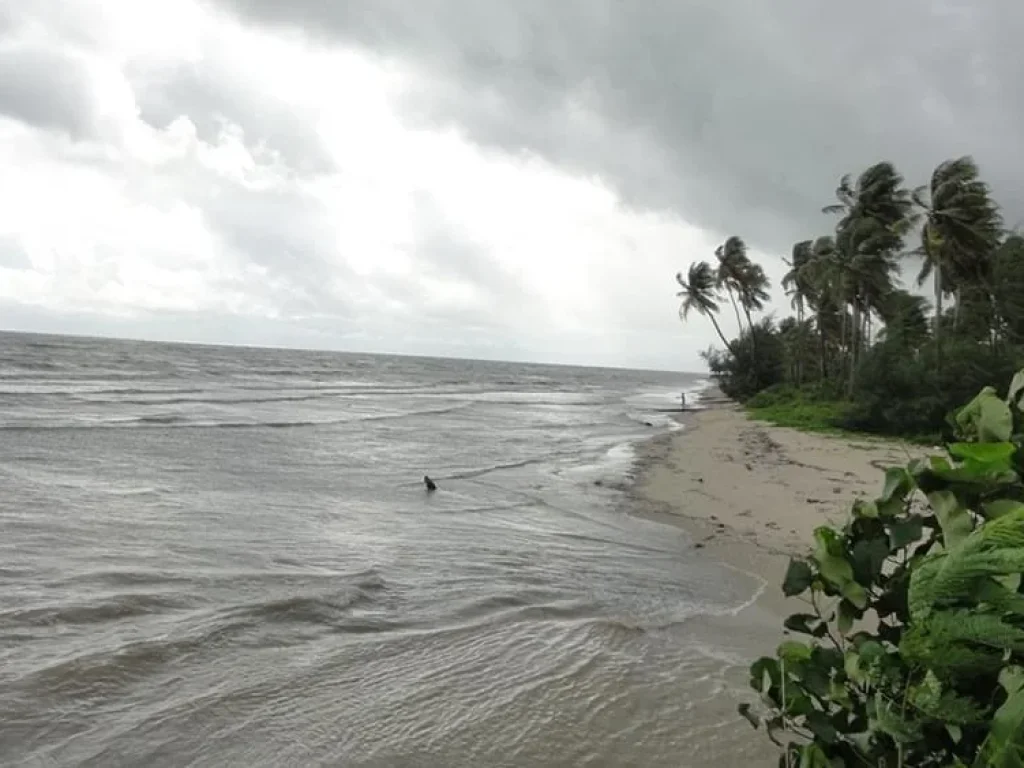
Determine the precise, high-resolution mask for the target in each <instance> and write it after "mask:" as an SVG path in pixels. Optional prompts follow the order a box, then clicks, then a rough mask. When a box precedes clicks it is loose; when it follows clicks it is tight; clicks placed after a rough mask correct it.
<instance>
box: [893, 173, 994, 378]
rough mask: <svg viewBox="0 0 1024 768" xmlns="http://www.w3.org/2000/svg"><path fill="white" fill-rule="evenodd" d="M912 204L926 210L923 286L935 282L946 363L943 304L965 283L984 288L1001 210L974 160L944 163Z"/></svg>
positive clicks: (921, 251) (938, 328)
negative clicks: (927, 282)
mask: <svg viewBox="0 0 1024 768" xmlns="http://www.w3.org/2000/svg"><path fill="white" fill-rule="evenodd" d="M912 199H913V200H914V202H915V203H917V205H918V206H920V207H921V208H922V209H923V210H924V226H923V227H922V228H921V246H920V248H918V249H917V253H918V254H919V255H921V256H923V257H924V263H923V264H922V266H921V272H920V274H918V276H917V281H918V285H921V284H923V283H924V282H925V281H926V280H927V279H928V278H929V277H931V278H932V285H933V291H934V296H935V317H934V320H933V322H934V334H935V340H936V343H937V344H938V345H939V351H940V355H939V359H940V364H941V342H942V336H941V332H942V323H941V318H942V303H943V298H944V296H945V294H946V293H949V292H959V291H960V289H961V287H962V286H963V285H964V284H969V285H978V286H983V287H985V290H986V292H987V293H989V294H990V293H991V290H990V289H989V288H988V287H987V285H988V276H989V271H990V268H991V262H992V258H991V257H992V253H993V251H994V250H995V249H996V248H997V247H998V245H999V241H1000V238H1001V235H1002V232H1003V229H1002V227H1003V221H1002V216H1001V215H1000V213H999V206H998V205H997V204H996V203H995V201H994V200H993V199H992V196H991V193H990V190H989V187H988V185H987V184H986V183H985V182H984V181H982V180H981V178H980V175H979V172H978V166H977V164H976V163H975V162H974V159H973V158H971V157H970V156H964V157H960V158H957V159H955V160H946V161H945V162H943V163H940V164H939V165H938V167H936V168H935V170H934V171H933V172H932V177H931V181H930V182H929V184H928V185H927V186H926V187H918V188H917V189H915V190H914V191H913V193H912Z"/></svg>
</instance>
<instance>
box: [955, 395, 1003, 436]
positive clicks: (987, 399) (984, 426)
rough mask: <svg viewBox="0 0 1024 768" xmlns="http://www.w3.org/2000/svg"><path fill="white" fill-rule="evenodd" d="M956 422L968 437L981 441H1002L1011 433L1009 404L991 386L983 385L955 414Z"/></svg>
mask: <svg viewBox="0 0 1024 768" xmlns="http://www.w3.org/2000/svg"><path fill="white" fill-rule="evenodd" d="M956 423H957V426H958V427H959V428H960V430H961V432H962V433H963V434H964V435H966V436H968V437H976V438H977V439H978V441H980V442H982V443H1002V442H1006V441H1007V440H1009V439H1010V436H1011V435H1012V434H1013V415H1012V414H1011V413H1010V406H1008V405H1007V404H1006V402H1005V401H1004V400H1001V399H1000V398H999V396H998V395H996V391H995V390H994V389H993V388H992V387H985V388H984V389H983V390H981V392H980V393H978V396H977V397H975V398H974V399H973V400H972V401H971V402H969V403H968V404H967V405H965V406H964V407H963V408H962V409H960V411H959V412H958V413H957V415H956Z"/></svg>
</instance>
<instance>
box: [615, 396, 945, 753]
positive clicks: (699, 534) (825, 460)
mask: <svg viewBox="0 0 1024 768" xmlns="http://www.w3.org/2000/svg"><path fill="white" fill-rule="evenodd" d="M702 405H703V406H705V409H704V410H699V411H695V412H692V413H688V414H686V415H684V416H681V420H682V421H683V423H684V425H685V428H684V429H683V430H680V431H678V432H674V433H671V434H667V435H662V436H659V437H656V438H654V439H652V440H651V441H649V442H648V443H646V444H644V446H643V447H642V448H641V453H640V459H641V460H640V462H639V467H638V474H637V477H636V484H635V486H634V494H635V497H636V498H635V501H636V509H637V510H638V511H639V513H640V514H643V515H645V516H653V517H656V518H657V519H660V520H662V521H667V522H671V523H673V524H676V525H679V526H681V527H682V528H683V529H684V530H686V531H687V532H688V533H689V534H690V537H691V539H692V542H693V544H692V546H693V547H694V548H695V549H697V550H700V551H701V553H702V555H703V556H706V557H709V558H713V559H714V560H716V561H718V562H720V563H723V564H725V565H726V566H727V567H728V568H730V569H733V570H734V571H736V572H738V573H737V577H738V578H744V579H749V580H750V582H751V594H752V595H753V597H752V599H751V601H750V602H749V604H747V605H745V606H743V607H742V609H740V610H737V611H735V612H734V613H731V614H728V615H724V616H716V617H709V618H706V619H704V620H703V621H701V622H697V623H696V625H695V626H692V627H688V628H687V632H689V633H690V634H695V635H698V636H699V637H701V638H702V639H705V640H706V643H707V644H708V645H709V647H715V648H718V649H720V650H721V652H722V654H723V658H731V659H733V660H734V663H733V664H732V665H731V666H730V667H729V668H728V669H726V670H724V671H723V674H722V678H721V680H720V684H719V686H718V687H717V688H716V690H715V691H714V693H713V694H711V695H709V696H708V698H707V699H705V700H703V701H701V702H700V704H699V707H695V709H694V717H695V718H699V719H700V720H701V721H702V727H703V728H704V729H705V730H706V732H707V734H708V737H707V738H706V739H705V740H703V741H702V742H701V743H699V744H696V745H694V750H693V752H692V754H690V755H689V756H688V762H687V763H686V765H688V766H704V765H739V764H746V765H774V764H775V760H776V759H777V754H776V753H775V751H774V748H773V747H772V745H771V744H770V742H768V740H767V738H766V737H765V736H764V734H763V733H758V732H755V731H754V730H753V729H751V728H749V726H746V725H745V724H744V723H743V722H742V721H740V720H739V719H738V716H737V715H736V705H737V704H738V703H739V702H740V701H754V694H753V692H752V691H751V690H749V688H747V687H746V666H747V665H748V664H749V663H750V662H752V661H753V660H754V659H755V658H757V657H758V656H761V655H771V654H772V653H773V651H774V648H775V646H776V645H777V644H778V642H779V641H780V640H781V639H782V620H783V618H784V617H785V616H786V615H788V614H789V613H792V612H795V611H797V610H798V609H799V607H800V604H799V603H796V602H795V601H787V600H786V599H785V598H784V597H783V595H782V591H781V588H780V584H781V582H782V576H783V573H784V572H785V568H786V564H787V562H788V558H789V555H791V554H798V553H803V552H806V551H807V549H808V548H809V546H810V542H811V541H812V533H813V531H814V529H815V528H816V527H817V526H819V525H822V524H824V523H830V522H831V523H837V522H839V523H841V522H842V521H843V520H844V519H845V517H846V515H847V514H848V511H849V509H850V505H851V503H852V502H853V500H854V499H856V498H858V497H861V496H866V497H873V496H875V495H877V494H878V492H879V491H880V490H881V488H882V483H883V469H884V468H885V467H887V466H893V465H898V464H905V463H906V462H907V461H908V460H909V459H910V458H912V457H913V456H916V455H920V454H922V453H923V452H924V451H925V449H923V448H922V447H921V446H915V445H905V444H901V443H896V442H886V441H882V440H875V439H870V438H864V439H858V438H850V437H833V436H827V435H817V434H808V433H803V432H799V431H797V430H793V429H788V428H783V427H775V426H772V425H769V424H764V423H759V422H755V421H752V420H750V419H749V418H748V417H747V415H746V414H745V413H744V412H743V410H742V409H741V408H740V407H739V406H738V405H736V404H734V403H732V402H730V401H729V400H727V399H725V398H723V397H721V396H720V395H718V396H716V395H712V394H710V393H709V396H708V397H706V398H705V399H704V400H702Z"/></svg>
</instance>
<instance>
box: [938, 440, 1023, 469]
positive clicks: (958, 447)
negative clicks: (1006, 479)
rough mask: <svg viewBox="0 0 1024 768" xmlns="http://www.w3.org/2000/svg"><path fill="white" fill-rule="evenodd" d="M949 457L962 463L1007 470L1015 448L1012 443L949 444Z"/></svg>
mask: <svg viewBox="0 0 1024 768" xmlns="http://www.w3.org/2000/svg"><path fill="white" fill-rule="evenodd" d="M948 450H949V452H950V454H951V455H953V456H955V457H956V458H958V459H960V460H962V461H969V462H976V463H978V464H984V465H999V466H1000V467H1005V468H1009V466H1010V457H1012V456H1013V454H1014V451H1016V450H1017V447H1016V446H1015V445H1014V444H1013V443H1008V442H1007V443H950V445H949V447H948Z"/></svg>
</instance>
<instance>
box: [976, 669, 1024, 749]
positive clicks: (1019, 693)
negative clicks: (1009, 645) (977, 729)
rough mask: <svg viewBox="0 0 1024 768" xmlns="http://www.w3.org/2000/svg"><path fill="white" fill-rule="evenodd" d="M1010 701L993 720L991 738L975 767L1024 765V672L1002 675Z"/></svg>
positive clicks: (1005, 671)
mask: <svg viewBox="0 0 1024 768" xmlns="http://www.w3.org/2000/svg"><path fill="white" fill-rule="evenodd" d="M999 684H1000V685H1001V686H1002V687H1003V688H1004V689H1005V690H1006V701H1005V702H1003V705H1002V706H1001V707H999V709H997V710H996V711H995V714H994V715H993V716H992V725H991V727H990V729H989V733H988V737H987V738H986V739H985V743H984V744H983V745H982V749H981V753H980V754H979V755H978V760H977V762H976V763H975V765H976V766H978V768H981V767H982V766H984V768H1020V766H1022V765H1024V669H1021V668H1020V667H1006V668H1005V669H1003V670H1002V672H1000V674H999Z"/></svg>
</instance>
